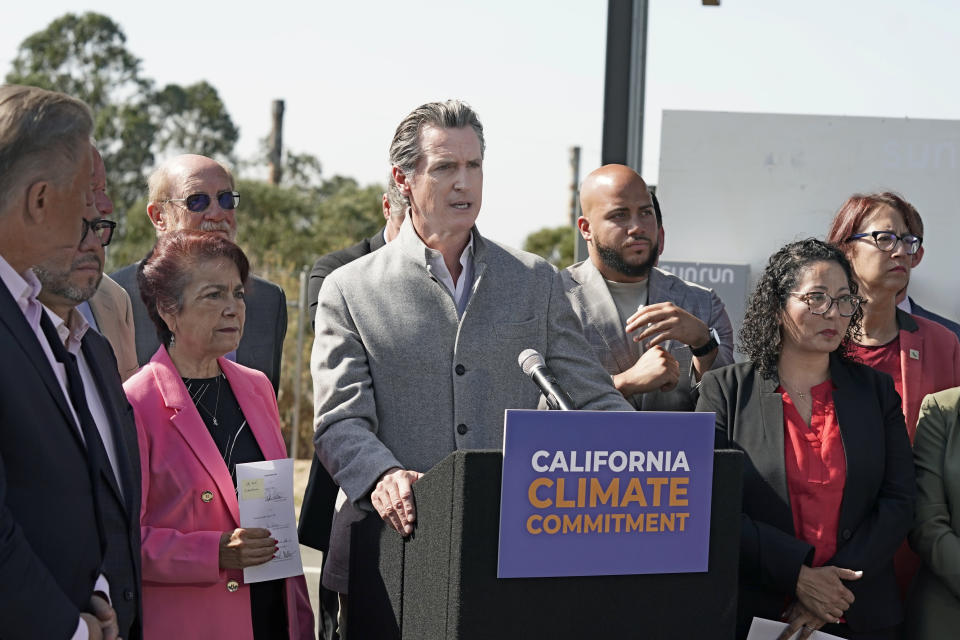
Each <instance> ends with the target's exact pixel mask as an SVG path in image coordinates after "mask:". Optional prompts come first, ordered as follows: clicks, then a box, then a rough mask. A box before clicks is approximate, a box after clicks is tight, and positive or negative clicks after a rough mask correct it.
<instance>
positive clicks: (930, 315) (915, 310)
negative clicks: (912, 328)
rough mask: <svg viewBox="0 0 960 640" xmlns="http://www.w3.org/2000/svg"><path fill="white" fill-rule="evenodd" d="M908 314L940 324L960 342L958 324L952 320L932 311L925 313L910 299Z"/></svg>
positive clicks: (959, 325)
mask: <svg viewBox="0 0 960 640" xmlns="http://www.w3.org/2000/svg"><path fill="white" fill-rule="evenodd" d="M910 313H912V314H913V315H915V316H920V317H921V318H926V319H927V320H933V321H934V322H936V323H938V324H942V325H943V326H945V327H946V328H947V329H950V331H953V333H954V334H956V336H957V340H960V324H957V323H956V322H954V321H953V320H950V319H948V318H944V317H943V316H940V315H937V314H935V313H934V312H933V311H927V310H926V309H924V308H923V307H921V306H920V305H918V304H917V303H916V302H915V301H914V300H913V298H910Z"/></svg>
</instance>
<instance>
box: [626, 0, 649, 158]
mask: <svg viewBox="0 0 960 640" xmlns="http://www.w3.org/2000/svg"><path fill="white" fill-rule="evenodd" d="M647 7H648V2H647V0H633V24H632V35H631V38H630V101H629V103H628V104H629V107H628V114H627V165H629V166H630V167H631V168H632V169H633V170H634V171H636V172H637V173H641V174H642V173H643V171H642V169H643V166H642V165H643V110H644V106H645V104H646V85H647Z"/></svg>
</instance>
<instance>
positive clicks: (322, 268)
mask: <svg viewBox="0 0 960 640" xmlns="http://www.w3.org/2000/svg"><path fill="white" fill-rule="evenodd" d="M383 232H384V230H383V229H381V230H380V231H379V232H377V234H376V235H375V236H373V237H371V238H366V239H365V240H361V241H360V242H358V243H357V244H355V245H353V246H352V247H347V248H346V249H341V250H339V251H334V252H332V253H328V254H326V255H323V256H321V257H320V258H319V259H317V261H316V262H315V263H314V265H313V270H312V271H311V272H310V282H309V284H308V290H307V299H308V300H309V301H310V325H311V326H313V323H314V318H315V317H316V315H317V296H318V295H320V286H321V285H322V284H323V280H324V279H325V278H326V277H327V276H328V275H330V274H331V273H333V271H334V270H335V269H337V268H338V267H342V266H343V265H345V264H347V263H349V262H353V261H354V260H356V259H357V258H362V257H363V256H365V255H367V254H368V253H372V252H374V251H376V250H377V249H379V248H380V247H382V246H384V245H385V244H386V241H385V240H384V238H383ZM337 489H338V487H337V485H336V483H335V482H334V481H333V478H331V477H330V474H329V473H327V470H326V469H325V468H324V467H323V465H322V464H320V460H319V459H318V458H317V452H316V451H314V452H313V462H312V463H311V464H310V478H309V479H308V480H307V489H306V491H305V492H304V494H303V505H302V506H301V508H300V523H299V525H298V532H299V534H300V542H301V543H303V544H305V545H307V546H308V547H313V548H314V549H319V550H321V551H327V549H328V548H329V546H330V526H331V525H332V524H333V507H334V503H335V502H336V499H337Z"/></svg>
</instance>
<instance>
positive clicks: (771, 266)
mask: <svg viewBox="0 0 960 640" xmlns="http://www.w3.org/2000/svg"><path fill="white" fill-rule="evenodd" d="M814 262H835V263H837V264H838V265H840V267H841V268H842V269H843V272H844V273H845V274H846V276H847V282H848V283H849V287H850V293H852V294H854V295H856V294H857V283H856V282H855V281H854V279H853V269H852V268H851V266H850V262H849V261H848V260H847V257H846V256H845V255H844V254H843V252H842V251H841V250H840V249H838V248H837V247H835V246H833V245H829V244H827V243H825V242H822V241H820V240H817V239H816V238H807V239H806V240H800V241H798V242H791V243H790V244H788V245H786V246H785V247H783V248H782V249H780V250H779V251H777V252H776V253H774V254H773V255H772V256H770V260H769V261H768V262H767V267H766V269H764V270H763V273H762V274H761V275H760V280H759V281H757V286H756V288H755V289H754V290H753V293H752V294H751V296H750V299H749V300H748V301H747V310H746V313H745V314H744V316H743V326H742V327H741V328H740V334H739V339H740V342H739V348H740V351H741V352H742V353H744V354H746V355H747V356H748V357H749V358H750V359H751V360H752V361H753V362H754V363H755V364H756V365H757V368H758V369H759V370H760V374H761V375H762V376H763V377H764V378H768V379H775V378H776V377H777V360H778V359H779V357H780V348H781V344H780V343H781V337H782V336H781V329H780V323H779V319H780V314H781V312H782V311H783V309H784V306H785V305H786V300H787V295H788V294H789V293H790V292H791V291H793V289H794V287H796V286H797V280H798V279H799V277H800V273H801V272H802V271H803V269H804V268H806V267H807V266H809V265H811V264H813V263H814ZM862 319H863V309H862V308H860V307H857V311H856V313H854V314H853V316H852V317H851V318H850V326H849V327H847V333H846V335H845V336H844V338H843V341H842V342H841V343H840V346H839V347H838V348H837V350H836V352H835V353H836V354H837V355H838V356H839V357H840V358H841V359H842V360H850V359H851V357H850V354H849V353H848V348H849V343H850V342H851V341H853V340H856V339H857V338H859V337H860V323H861V320H862Z"/></svg>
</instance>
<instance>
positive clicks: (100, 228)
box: [80, 218, 117, 247]
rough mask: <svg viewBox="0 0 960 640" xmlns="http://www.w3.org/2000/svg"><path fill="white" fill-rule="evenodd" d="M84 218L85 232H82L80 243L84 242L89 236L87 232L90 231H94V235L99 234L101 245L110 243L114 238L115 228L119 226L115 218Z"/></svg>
mask: <svg viewBox="0 0 960 640" xmlns="http://www.w3.org/2000/svg"><path fill="white" fill-rule="evenodd" d="M82 220H83V233H81V234H80V244H83V241H84V239H85V238H86V237H87V232H89V231H93V235H95V236H97V239H98V240H99V241H100V246H101V247H105V246H107V245H108V244H110V240H112V239H113V230H114V229H116V228H117V223H116V222H114V221H113V220H104V219H103V218H96V219H94V220H90V221H88V220H87V219H86V218H82Z"/></svg>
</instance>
